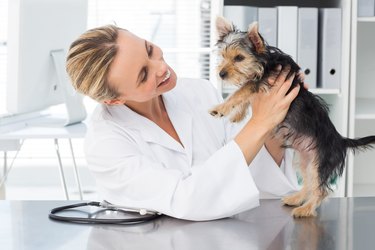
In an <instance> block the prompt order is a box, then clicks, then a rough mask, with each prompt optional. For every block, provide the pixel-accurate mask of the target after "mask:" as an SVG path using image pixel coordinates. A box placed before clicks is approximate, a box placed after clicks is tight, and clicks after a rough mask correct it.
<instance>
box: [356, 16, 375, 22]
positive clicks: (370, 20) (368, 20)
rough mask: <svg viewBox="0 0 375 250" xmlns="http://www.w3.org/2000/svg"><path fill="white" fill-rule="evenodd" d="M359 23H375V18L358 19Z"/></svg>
mask: <svg viewBox="0 0 375 250" xmlns="http://www.w3.org/2000/svg"><path fill="white" fill-rule="evenodd" d="M357 22H367V23H375V17H373V16H370V17H358V18H357Z"/></svg>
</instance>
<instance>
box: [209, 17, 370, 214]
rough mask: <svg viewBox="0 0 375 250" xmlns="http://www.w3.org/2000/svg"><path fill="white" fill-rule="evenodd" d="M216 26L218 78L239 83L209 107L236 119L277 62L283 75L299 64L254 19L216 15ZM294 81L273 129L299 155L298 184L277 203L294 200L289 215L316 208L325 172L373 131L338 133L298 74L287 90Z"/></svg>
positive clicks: (335, 170)
mask: <svg viewBox="0 0 375 250" xmlns="http://www.w3.org/2000/svg"><path fill="white" fill-rule="evenodd" d="M216 28H217V31H218V35H219V40H218V43H217V45H218V48H219V54H220V56H221V57H222V61H221V63H220V64H219V66H218V72H219V76H220V78H221V79H223V80H224V81H225V82H228V83H231V84H235V85H237V86H239V89H238V90H237V91H236V92H234V93H233V94H232V95H231V96H230V97H229V98H227V100H226V101H225V102H224V103H223V104H220V105H218V106H216V107H215V108H214V109H212V110H211V111H210V113H211V115H213V116H216V117H221V116H226V115H229V114H231V113H233V114H232V116H231V121H232V122H239V121H241V120H242V119H244V117H245V116H246V114H247V111H248V107H249V105H250V100H251V98H250V96H251V95H252V94H253V93H255V92H258V91H267V89H270V88H272V86H271V85H270V84H269V83H268V82H267V79H268V77H269V76H271V75H275V74H276V73H277V72H276V68H277V65H282V67H283V69H289V68H290V72H289V75H288V77H289V76H290V75H291V74H293V73H296V74H297V73H298V72H299V70H300V67H299V66H298V65H297V63H296V62H294V61H293V59H292V58H291V57H290V56H289V55H287V54H285V53H283V52H282V51H281V50H280V49H278V48H276V47H272V46H269V45H267V43H266V42H265V41H264V39H263V37H262V36H261V35H260V34H259V32H258V25H257V23H256V22H254V23H252V24H251V25H250V26H249V29H248V31H247V32H241V31H239V30H237V29H236V28H235V27H234V26H233V25H232V23H230V22H229V21H227V20H226V19H224V18H223V17H218V18H217V20H216ZM297 84H299V85H300V86H301V88H300V90H299V93H298V96H297V97H296V99H295V100H294V101H293V102H292V103H291V105H290V108H289V111H288V113H287V115H286V117H285V119H284V121H283V122H282V123H281V124H279V125H278V126H277V128H275V130H274V136H278V137H280V138H281V139H282V140H283V142H284V145H283V147H287V148H293V149H295V151H296V152H298V153H299V155H300V163H299V164H300V166H299V167H300V169H301V174H302V177H303V182H304V183H303V187H302V189H301V190H300V191H299V192H297V193H295V194H293V195H291V196H287V197H284V198H283V203H284V204H286V205H289V206H298V207H296V208H294V209H293V212H292V214H293V216H294V217H309V216H315V215H316V208H317V207H319V205H320V203H321V201H322V200H323V199H324V198H325V197H326V196H327V195H328V193H329V191H331V188H330V183H329V181H330V180H331V178H334V177H336V176H341V175H342V173H343V170H344V165H345V158H346V154H347V151H348V149H351V150H353V151H356V150H358V149H366V148H370V147H371V145H369V144H373V143H375V136H368V137H364V138H359V139H349V138H344V137H342V136H341V135H340V134H339V133H338V132H337V131H336V129H335V127H334V125H333V123H332V122H331V120H330V119H329V116H328V112H329V109H328V106H327V104H326V103H325V102H324V100H323V99H322V98H320V97H319V96H316V95H314V94H312V93H311V92H309V91H308V90H306V89H305V88H304V87H303V80H302V79H301V77H295V78H294V80H293V83H292V86H291V88H290V89H289V91H290V90H291V89H292V88H294V87H295V86H297Z"/></svg>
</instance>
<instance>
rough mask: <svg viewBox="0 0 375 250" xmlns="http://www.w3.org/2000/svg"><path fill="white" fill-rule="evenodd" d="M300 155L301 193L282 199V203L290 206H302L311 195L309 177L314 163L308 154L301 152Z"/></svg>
mask: <svg viewBox="0 0 375 250" xmlns="http://www.w3.org/2000/svg"><path fill="white" fill-rule="evenodd" d="M299 155H300V162H299V165H300V170H301V175H302V178H303V186H302V189H301V190H300V191H298V192H297V193H294V194H292V195H289V196H286V197H284V198H283V199H282V202H283V203H284V204H285V205H288V206H300V205H302V204H303V202H304V201H305V200H306V199H307V198H308V195H309V194H310V187H311V185H310V177H309V173H308V170H309V165H310V164H311V162H312V159H311V156H310V155H309V153H307V152H299Z"/></svg>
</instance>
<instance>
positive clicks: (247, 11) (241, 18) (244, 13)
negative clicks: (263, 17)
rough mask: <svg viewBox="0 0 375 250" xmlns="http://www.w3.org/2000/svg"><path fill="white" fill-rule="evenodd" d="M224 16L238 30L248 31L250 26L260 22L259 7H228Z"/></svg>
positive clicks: (224, 11)
mask: <svg viewBox="0 0 375 250" xmlns="http://www.w3.org/2000/svg"><path fill="white" fill-rule="evenodd" d="M223 15H224V17H225V18H227V19H228V20H230V21H231V22H232V23H233V24H234V25H235V26H236V27H237V29H239V30H241V31H247V29H248V27H249V24H251V23H252V22H254V21H258V7H253V6H243V5H226V6H224V9H223Z"/></svg>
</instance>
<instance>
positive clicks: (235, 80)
mask: <svg viewBox="0 0 375 250" xmlns="http://www.w3.org/2000/svg"><path fill="white" fill-rule="evenodd" d="M237 55H242V56H243V57H244V58H245V59H244V60H243V61H241V62H234V58H235V57H236V56H237ZM221 56H222V58H223V60H222V62H221V63H220V64H219V66H218V67H217V71H218V72H220V71H223V70H224V71H226V72H227V74H228V79H227V82H229V83H231V84H234V85H237V86H240V89H238V90H237V91H236V92H235V93H233V95H231V96H230V97H229V98H228V99H227V100H226V101H225V102H224V103H222V104H220V105H218V106H216V107H215V108H213V109H212V110H211V111H210V113H211V114H212V115H213V116H219V117H221V116H227V115H229V114H230V113H232V112H234V114H233V115H232V117H231V121H232V122H240V121H242V120H243V119H244V118H245V116H246V114H247V112H248V108H249V105H250V97H251V95H252V93H254V91H255V90H254V89H252V86H253V85H252V84H246V83H247V79H252V78H254V77H255V78H256V77H258V76H259V77H260V76H261V75H262V74H263V68H262V67H261V66H260V65H258V64H257V63H255V60H254V58H253V57H252V56H250V55H248V54H247V53H246V52H245V51H243V50H241V49H239V48H235V49H228V48H227V49H224V50H223V51H222V53H221ZM244 100H248V101H244ZM234 107H236V110H234Z"/></svg>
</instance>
